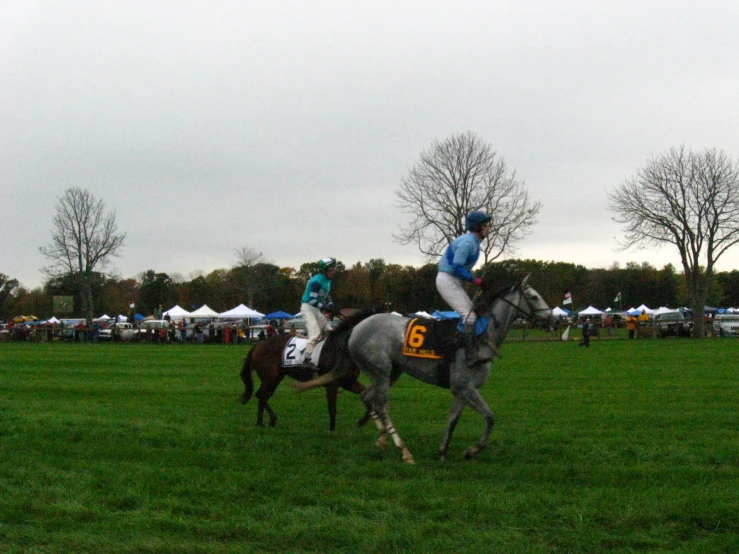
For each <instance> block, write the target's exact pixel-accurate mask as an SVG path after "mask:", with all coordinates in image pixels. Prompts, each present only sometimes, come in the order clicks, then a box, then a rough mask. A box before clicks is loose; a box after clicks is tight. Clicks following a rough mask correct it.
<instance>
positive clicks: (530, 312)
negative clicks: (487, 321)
mask: <svg viewBox="0 0 739 554" xmlns="http://www.w3.org/2000/svg"><path fill="white" fill-rule="evenodd" d="M516 290H518V292H519V293H520V295H519V299H518V303H517V304H514V303H513V302H511V301H510V300H508V298H507V296H508V294H509V293H506V294H501V295H500V296H498V297H497V298H496V300H501V301H502V302H504V303H506V304H508V305H509V306H510V307H511V308H513V310H514V311H513V316H511V315H509V316H508V320H509V321H510V320H511V319H512V318H515V316H517V315H518V314H523V316H524V318H525V319H527V320H528V321H531V322H534V321H535V320H537V319H542V318H540V317H538V312H543V311H546V308H534V306H533V305H532V303H531V301H530V300H529V299H528V298H527V297H526V291H525V289H523V288H521V285H520V284H517V285H516ZM521 299H523V300H525V301H526V308H527V310H523V309H522V308H521ZM490 318H491V319H492V320H493V323H494V324H495V326H496V327H498V326H500V322H499V321H498V320H497V319H496V317H495V313H493V311H492V310H491V312H490Z"/></svg>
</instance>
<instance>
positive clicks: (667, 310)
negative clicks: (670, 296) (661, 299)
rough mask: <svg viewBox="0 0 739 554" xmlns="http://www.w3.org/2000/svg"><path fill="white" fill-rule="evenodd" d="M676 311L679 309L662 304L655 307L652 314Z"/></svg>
mask: <svg viewBox="0 0 739 554" xmlns="http://www.w3.org/2000/svg"><path fill="white" fill-rule="evenodd" d="M677 311H679V310H677V309H672V308H666V307H665V306H662V307H660V308H657V309H656V310H654V311H653V312H652V315H660V314H672V313H675V312H677Z"/></svg>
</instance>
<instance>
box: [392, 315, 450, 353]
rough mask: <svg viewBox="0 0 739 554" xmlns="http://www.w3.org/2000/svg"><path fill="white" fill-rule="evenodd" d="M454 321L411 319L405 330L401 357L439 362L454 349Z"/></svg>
mask: <svg viewBox="0 0 739 554" xmlns="http://www.w3.org/2000/svg"><path fill="white" fill-rule="evenodd" d="M456 326H457V323H456V321H454V320H446V321H437V320H435V319H421V318H418V317H416V318H413V319H411V320H410V321H409V322H408V325H407V326H406V328H405V339H404V340H403V355H405V356H412V357H415V358H426V359H429V360H441V359H443V358H444V356H445V355H446V353H447V352H448V351H449V350H450V349H454V348H456V336H457V332H456Z"/></svg>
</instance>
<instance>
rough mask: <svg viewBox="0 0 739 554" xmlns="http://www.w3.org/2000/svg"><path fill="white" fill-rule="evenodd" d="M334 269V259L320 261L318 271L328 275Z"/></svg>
mask: <svg viewBox="0 0 739 554" xmlns="http://www.w3.org/2000/svg"><path fill="white" fill-rule="evenodd" d="M332 267H336V260H335V259H333V258H321V259H320V260H318V271H320V272H321V273H326V272H327V271H328V270H329V269H331V268H332Z"/></svg>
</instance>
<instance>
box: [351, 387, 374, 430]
mask: <svg viewBox="0 0 739 554" xmlns="http://www.w3.org/2000/svg"><path fill="white" fill-rule="evenodd" d="M347 390H348V391H349V392H353V393H354V394H358V395H360V398H361V395H362V393H363V392H364V391H365V390H367V387H365V386H364V385H363V384H362V383H360V382H359V381H354V383H353V384H352V387H351V388H350V389H347ZM362 402H364V400H362ZM365 406H366V407H367V409H366V410H365V412H364V415H363V416H362V417H360V418H359V420H358V421H357V429H361V428H362V427H364V426H365V425H366V424H367V422H368V421H369V420H370V418H371V417H372V409H371V408H370V407H369V405H368V404H367V403H365Z"/></svg>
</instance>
